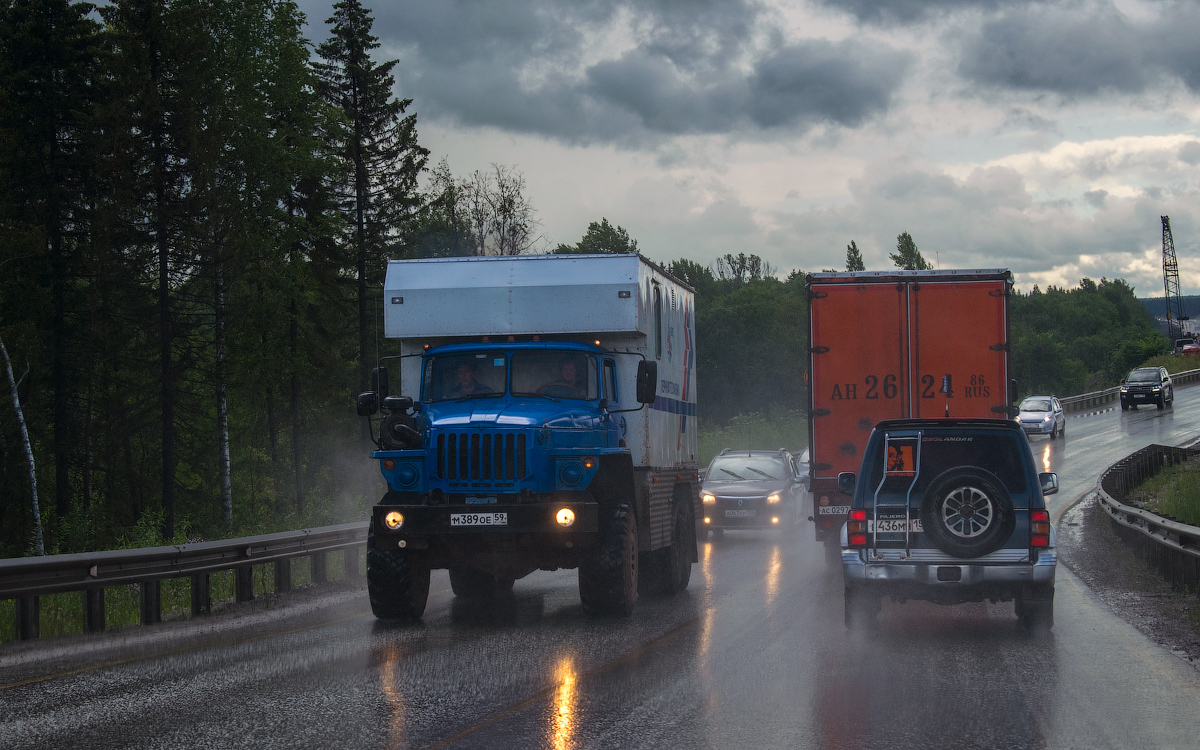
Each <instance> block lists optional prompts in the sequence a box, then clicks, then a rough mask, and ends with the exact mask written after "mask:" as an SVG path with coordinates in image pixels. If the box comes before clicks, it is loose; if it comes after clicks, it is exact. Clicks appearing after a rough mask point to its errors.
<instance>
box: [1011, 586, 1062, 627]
mask: <svg viewBox="0 0 1200 750" xmlns="http://www.w3.org/2000/svg"><path fill="white" fill-rule="evenodd" d="M1013 609H1014V610H1015V611H1016V613H1017V620H1018V621H1019V622H1020V624H1021V627H1022V628H1024V629H1025V630H1028V631H1030V632H1033V633H1044V632H1046V631H1048V630H1050V629H1051V628H1053V627H1054V586H1052V585H1051V586H1032V587H1030V588H1029V589H1028V590H1027V591H1024V592H1022V593H1020V594H1018V595H1017V598H1016V600H1015V602H1014V603H1013Z"/></svg>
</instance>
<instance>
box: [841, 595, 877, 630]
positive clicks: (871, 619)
mask: <svg viewBox="0 0 1200 750" xmlns="http://www.w3.org/2000/svg"><path fill="white" fill-rule="evenodd" d="M845 599H846V615H845V616H846V629H847V630H867V629H868V628H871V627H874V625H875V615H877V614H879V610H880V605H881V602H880V600H879V597H878V596H871V595H870V594H867V593H866V592H863V591H860V590H858V589H856V588H852V587H850V586H847V587H846V595H845Z"/></svg>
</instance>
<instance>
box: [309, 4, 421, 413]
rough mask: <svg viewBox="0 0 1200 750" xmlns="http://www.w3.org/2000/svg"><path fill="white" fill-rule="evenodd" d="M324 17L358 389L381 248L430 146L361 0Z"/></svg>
mask: <svg viewBox="0 0 1200 750" xmlns="http://www.w3.org/2000/svg"><path fill="white" fill-rule="evenodd" d="M333 10H334V12H333V16H332V17H331V18H329V19H328V20H327V21H326V23H328V24H329V25H330V26H331V27H332V32H333V33H332V36H331V37H330V38H329V40H328V41H326V42H325V43H323V44H322V45H321V46H320V47H318V48H317V54H318V55H320V56H321V59H322V60H323V62H319V63H316V64H315V68H316V71H317V76H318V78H319V80H320V93H321V97H322V98H323V99H324V101H325V102H326V103H327V104H329V105H330V106H332V107H334V108H335V109H337V110H340V111H341V113H342V123H341V125H340V127H339V128H338V129H337V130H336V131H335V132H334V133H333V134H332V137H331V146H332V148H333V150H334V151H335V152H336V153H337V155H338V157H339V158H340V159H341V160H342V162H343V163H344V165H345V178H344V179H343V180H341V182H340V184H339V185H338V186H337V187H338V193H339V198H340V200H341V205H342V208H343V210H344V211H345V212H346V213H347V216H348V220H347V222H346V223H347V225H348V229H349V234H350V236H349V237H348V238H347V240H348V243H349V245H350V246H351V247H352V248H353V260H354V262H353V265H354V270H355V278H356V281H357V297H358V300H357V301H358V371H359V388H360V390H366V388H367V375H368V372H369V370H370V360H369V358H368V352H369V351H370V349H371V346H370V345H371V341H372V330H371V326H370V323H371V319H372V316H370V315H369V314H368V312H367V311H368V309H369V307H370V305H371V301H370V300H371V299H372V297H371V295H372V294H373V293H374V290H375V288H376V287H377V286H378V285H379V283H380V282H381V281H382V273H383V269H384V261H385V258H386V251H387V248H388V247H389V246H391V245H394V244H396V243H397V242H400V243H401V244H403V243H404V242H405V241H406V239H407V238H406V237H405V236H404V233H405V230H406V229H410V228H411V226H410V225H411V224H413V223H415V222H413V221H412V220H413V219H414V218H415V216H416V213H417V211H418V209H419V207H420V194H419V192H418V190H417V177H418V176H419V175H420V173H421V171H422V170H423V169H424V168H425V162H426V160H427V159H428V157H429V151H428V150H427V149H425V148H422V147H421V146H419V145H418V144H417V129H416V127H417V116H416V114H409V115H405V114H404V113H405V110H406V109H407V108H408V106H409V105H410V104H412V100H411V99H402V100H401V99H395V98H393V97H392V87H393V86H394V85H395V80H394V78H393V77H392V69H393V68H394V67H395V66H396V63H397V62H398V61H397V60H391V61H388V62H384V63H380V64H378V65H376V64H375V63H373V62H372V61H371V57H370V53H371V50H374V49H378V47H379V40H378V38H377V37H375V36H373V35H372V34H371V27H372V25H373V23H374V21H373V19H372V18H371V13H370V11H369V10H368V9H367V8H364V7H363V5H362V3H360V2H359V0H341V2H339V3H337V4H336V5H334V6H333Z"/></svg>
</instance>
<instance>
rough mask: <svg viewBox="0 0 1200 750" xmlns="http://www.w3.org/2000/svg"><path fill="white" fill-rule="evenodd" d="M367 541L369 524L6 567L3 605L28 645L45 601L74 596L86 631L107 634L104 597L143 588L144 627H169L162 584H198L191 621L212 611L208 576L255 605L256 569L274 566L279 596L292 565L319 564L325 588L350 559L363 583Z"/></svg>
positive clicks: (18, 561)
mask: <svg viewBox="0 0 1200 750" xmlns="http://www.w3.org/2000/svg"><path fill="white" fill-rule="evenodd" d="M366 538H367V524H366V523H365V522H355V523H346V524H341V525H338V526H324V527H321V528H316V529H302V530H300V531H285V532H280V533H278V534H264V535H261V536H249V537H241V538H238V539H225V540H221V541H216V542H199V543H197V544H184V545H178V546H170V547H149V548H144V549H122V550H109V551H104V552H85V553H80V554H74V555H47V556H45V557H21V558H14V559H6V560H0V599H16V600H17V632H18V636H19V637H20V638H21V639H22V640H29V639H33V638H37V636H38V630H39V619H40V601H39V597H41V596H43V595H47V594H57V593H63V592H70V591H80V592H82V594H83V598H84V602H83V615H84V628H85V630H87V631H88V632H99V631H102V630H104V589H105V587H107V586H120V585H125V584H138V585H139V586H140V587H141V619H142V624H143V625H149V624H152V623H156V622H159V621H160V620H161V619H162V597H161V584H162V581H163V580H166V579H169V578H190V579H191V600H192V601H191V605H192V607H191V608H192V614H193V615H196V614H201V613H204V612H208V611H210V610H211V608H212V599H211V595H210V588H209V574H211V573H214V572H217V571H222V570H233V571H235V574H236V575H235V577H234V581H235V585H234V598H235V599H236V600H237V601H239V602H244V601H250V600H252V599H253V598H254V589H253V568H254V566H255V565H265V564H273V565H274V566H275V571H274V572H275V591H276V592H280V593H281V592H284V591H289V590H290V589H291V587H292V584H291V580H292V579H291V561H292V559H293V558H297V557H311V558H312V579H313V582H314V583H321V582H324V581H325V580H326V555H327V553H329V552H331V551H335V550H339V549H340V550H343V552H344V554H345V562H346V573H347V575H351V576H352V575H358V572H359V561H360V555H359V551H360V550H361V549H362V548H363V546H364V545H363V543H364V542H365V541H366Z"/></svg>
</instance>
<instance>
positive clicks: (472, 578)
mask: <svg viewBox="0 0 1200 750" xmlns="http://www.w3.org/2000/svg"><path fill="white" fill-rule="evenodd" d="M450 588H451V589H453V590H454V595H455V596H460V597H463V598H464V599H490V598H491V597H493V596H495V595H496V592H497V591H499V590H500V584H499V582H498V581H497V580H496V577H495V576H493V575H492V574H491V573H485V572H484V571H482V570H476V569H475V568H450ZM505 590H506V591H511V590H512V581H509V582H508V588H507V589H505Z"/></svg>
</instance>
